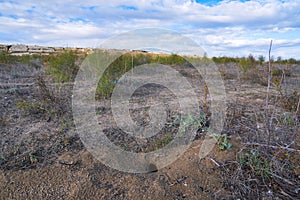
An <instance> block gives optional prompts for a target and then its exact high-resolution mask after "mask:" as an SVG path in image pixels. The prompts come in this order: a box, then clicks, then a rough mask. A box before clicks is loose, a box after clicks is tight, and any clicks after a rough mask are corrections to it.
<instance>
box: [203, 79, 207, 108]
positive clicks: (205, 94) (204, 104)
mask: <svg viewBox="0 0 300 200" xmlns="http://www.w3.org/2000/svg"><path fill="white" fill-rule="evenodd" d="M207 92H208V88H207V85H206V82H204V95H203V96H204V97H203V106H204V108H205V113H206V114H208V107H207Z"/></svg>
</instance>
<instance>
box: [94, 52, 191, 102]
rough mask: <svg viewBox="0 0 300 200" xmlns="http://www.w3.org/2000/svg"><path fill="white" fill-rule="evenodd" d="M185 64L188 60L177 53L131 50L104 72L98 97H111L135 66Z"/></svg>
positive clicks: (99, 84)
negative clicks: (123, 77) (116, 87)
mask: <svg viewBox="0 0 300 200" xmlns="http://www.w3.org/2000/svg"><path fill="white" fill-rule="evenodd" d="M151 63H159V64H164V65H184V64H186V63H187V61H186V60H185V59H184V58H182V57H181V56H178V55H176V54H172V55H165V54H157V55H154V54H148V53H143V52H130V53H127V54H124V55H122V56H120V57H119V58H118V59H116V60H115V61H114V62H113V63H112V64H111V65H110V66H109V67H108V68H107V69H106V70H105V72H104V73H103V75H102V77H101V78H100V80H99V82H98V85H97V88H96V99H100V98H109V97H110V96H111V94H112V91H113V89H114V87H115V85H116V84H117V82H118V80H119V79H120V78H121V76H122V75H123V74H125V73H126V72H128V71H129V70H131V69H132V68H133V67H135V66H138V65H143V64H151Z"/></svg>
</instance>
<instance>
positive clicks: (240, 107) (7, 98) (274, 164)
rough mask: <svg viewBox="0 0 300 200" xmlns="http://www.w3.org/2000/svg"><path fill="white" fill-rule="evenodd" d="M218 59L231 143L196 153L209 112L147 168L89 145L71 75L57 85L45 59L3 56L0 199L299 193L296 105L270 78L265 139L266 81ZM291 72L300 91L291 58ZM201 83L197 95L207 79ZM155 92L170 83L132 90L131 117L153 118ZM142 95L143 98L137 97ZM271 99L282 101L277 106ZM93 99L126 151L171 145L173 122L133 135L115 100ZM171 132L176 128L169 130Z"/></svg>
mask: <svg viewBox="0 0 300 200" xmlns="http://www.w3.org/2000/svg"><path fill="white" fill-rule="evenodd" d="M218 67H219V69H220V71H221V74H222V75H223V78H224V81H225V88H226V94H227V103H228V109H227V119H226V123H225V127H224V130H223V132H222V133H223V134H224V135H226V139H227V140H228V141H224V138H225V136H224V137H223V140H222V142H223V143H225V142H226V144H228V143H230V144H231V145H232V146H231V147H228V148H227V149H226V147H224V146H222V145H223V144H222V143H219V144H218V145H216V146H215V147H214V149H213V151H212V152H211V153H210V154H209V155H208V156H207V157H205V158H204V159H201V160H200V159H199V149H200V146H201V143H202V142H203V139H204V135H205V134H206V132H205V130H206V129H205V127H208V126H209V124H207V123H209V118H208V119H207V120H208V121H206V122H205V123H202V124H201V127H199V130H198V131H197V134H196V138H195V140H194V141H193V142H192V145H191V147H190V148H189V149H188V150H187V151H186V152H185V153H184V154H183V155H182V156H181V157H180V158H179V159H178V160H176V161H175V162H173V163H172V164H170V165H169V166H167V167H165V168H162V169H158V170H153V171H149V173H146V174H132V173H125V172H121V171H117V170H115V169H112V168H109V167H107V166H105V165H104V164H102V163H101V162H100V161H98V160H97V159H95V158H94V157H93V155H92V154H91V153H90V152H89V151H87V150H86V148H85V146H84V145H83V144H82V142H81V140H80V138H79V136H78V134H77V132H76V128H75V126H74V122H73V117H72V112H71V95H72V93H71V92H70V91H72V84H66V85H65V86H64V87H61V88H62V89H58V87H57V85H56V84H54V83H53V82H52V79H51V77H50V76H49V75H45V73H44V70H45V68H44V66H43V65H42V63H41V64H40V65H35V66H28V65H24V64H20V63H16V64H9V65H8V64H0V72H1V73H0V74H1V75H0V95H1V100H0V112H1V115H0V127H1V128H0V143H1V147H0V199H297V198H299V195H300V171H299V163H300V160H299V149H300V146H299V142H300V141H299V138H300V137H299V136H300V132H299V130H300V129H299V123H300V121H299V112H298V113H297V112H295V111H292V110H291V111H289V110H286V109H284V108H283V107H284V106H283V105H282V104H283V103H280V102H279V101H277V100H276V97H277V96H278V95H277V93H278V92H277V91H276V90H275V89H274V88H272V90H271V97H270V99H271V100H270V102H271V106H273V107H272V108H273V109H270V110H271V112H270V113H272V112H273V111H274V112H273V113H274V114H273V115H272V116H273V118H274V120H273V121H274V130H272V135H271V137H270V146H271V147H269V148H267V147H266V146H267V138H268V135H267V134H266V131H265V130H266V127H265V122H264V119H265V118H264V117H265V116H264V113H265V111H264V109H265V97H266V86H265V85H263V84H258V83H254V82H251V80H250V81H249V80H246V79H244V78H243V77H242V76H243V74H242V72H241V70H239V68H238V66H236V65H235V64H232V63H231V64H223V65H221V64H220V65H218ZM175 68H177V69H178V70H182V74H185V75H186V77H188V79H189V80H190V81H191V83H192V84H194V85H197V84H200V85H201V84H203V83H202V81H201V78H199V76H198V75H195V71H194V70H192V69H190V68H183V69H181V68H180V67H178V66H177V67H176V66H175ZM291 72H292V74H291V75H290V76H289V77H287V78H286V81H285V82H284V84H286V85H285V87H284V89H285V92H286V98H287V97H290V96H291V95H292V94H293V92H294V91H298V94H299V85H300V84H299V80H300V66H299V65H294V66H292V68H291ZM149 91H150V92H149ZM197 92H198V94H199V95H200V96H201V94H202V92H203V91H202V87H199V90H198V91H197ZM298 94H296V97H298V96H297V95H298ZM156 97H159V98H160V100H163V101H166V102H169V101H170V100H172V99H173V98H174V97H173V96H172V94H171V93H170V91H167V90H164V89H162V88H157V87H154V86H148V88H145V90H140V91H138V92H137V93H136V94H135V96H134V98H133V99H132V102H131V105H132V106H133V109H132V111H131V114H132V118H133V119H136V120H137V122H138V123H140V124H145V123H147V109H145V108H147V107H148V106H149V105H150V104H149V105H148V104H147V103H146V104H145V102H151V101H150V100H149V99H151V100H153V98H154V99H155V98H156ZM296 97H295V98H296ZM139 99H144V100H145V101H143V103H141V101H140V103H139V101H137V100H139ZM146 100H147V101H146ZM148 100H149V101H148ZM158 100H159V99H158ZM274 102H278V104H277V105H276V107H275V106H274V105H275V104H274ZM96 107H97V108H96V113H97V116H98V120H99V122H102V123H104V122H105V123H104V124H105V126H107V129H106V135H107V137H108V138H109V139H110V140H111V141H113V142H114V143H115V144H116V145H118V146H120V147H121V148H123V149H125V150H127V151H133V152H150V151H153V150H155V149H157V148H160V147H162V146H164V145H166V143H168V142H169V140H168V139H172V138H173V137H174V135H173V132H176V131H178V130H177V128H176V126H173V127H170V126H168V125H166V126H165V128H164V129H163V130H162V131H161V133H160V134H158V135H157V136H155V137H151V138H150V139H148V140H146V141H145V140H143V141H141V140H137V139H135V138H132V137H128V136H126V135H125V136H124V133H122V131H120V130H118V128H117V127H116V126H115V124H113V123H109V122H110V120H109V118H111V111H110V106H109V100H101V101H99V102H98V103H97V106H96ZM176 114H177V110H176V109H175V110H174V109H173V110H172V109H171V108H170V112H169V117H170V118H169V121H170V122H171V123H172V120H174V118H172V116H174V115H176ZM144 115H145V116H144ZM141 116H143V117H141ZM168 133H172V134H171V135H168V136H169V138H167V139H166V137H165V136H166V134H168ZM220 141H221V140H220ZM220 141H219V142H220ZM226 144H225V145H226ZM221 147H224V148H225V149H224V150H222V148H221ZM267 161H268V162H267Z"/></svg>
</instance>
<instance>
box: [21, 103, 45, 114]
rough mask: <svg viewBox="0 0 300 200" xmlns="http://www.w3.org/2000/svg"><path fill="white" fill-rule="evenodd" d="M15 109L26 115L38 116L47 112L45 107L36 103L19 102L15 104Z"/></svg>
mask: <svg viewBox="0 0 300 200" xmlns="http://www.w3.org/2000/svg"><path fill="white" fill-rule="evenodd" d="M17 107H18V108H20V109H22V110H23V111H24V112H25V113H26V114H30V115H31V114H40V113H45V112H47V111H48V110H47V109H46V108H45V105H43V104H40V103H37V102H30V101H24V100H21V101H19V102H18V103H17Z"/></svg>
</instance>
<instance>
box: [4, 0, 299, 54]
mask: <svg viewBox="0 0 300 200" xmlns="http://www.w3.org/2000/svg"><path fill="white" fill-rule="evenodd" d="M149 27H151V28H163V29H168V30H172V31H176V32H178V33H180V34H182V35H184V36H186V37H189V38H191V39H192V40H194V41H195V42H196V43H197V44H199V46H201V47H202V48H203V49H204V50H205V51H206V52H207V55H208V56H209V57H212V56H233V57H242V56H248V55H249V54H250V53H251V54H252V55H254V56H256V57H258V56H259V55H263V56H266V57H267V54H268V50H269V44H270V40H273V48H272V55H273V56H274V58H275V59H276V58H277V57H278V56H281V57H282V58H296V59H300V0H290V1H289V0H287V1H284V0H266V1H262V0H249V1H245V0H243V1H231V0H223V1H218V0H210V1H205V0H152V1H151V0H109V1H107V0H106V1H104V0H84V1H75V0H64V1H62V0H51V1H46V0H45V1H36V0H0V44H27V45H45V46H61V47H92V48H95V47H98V46H99V45H100V44H101V42H103V41H105V40H107V39H109V38H111V37H114V36H116V35H118V34H121V33H125V32H128V31H132V30H135V29H142V28H149Z"/></svg>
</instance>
